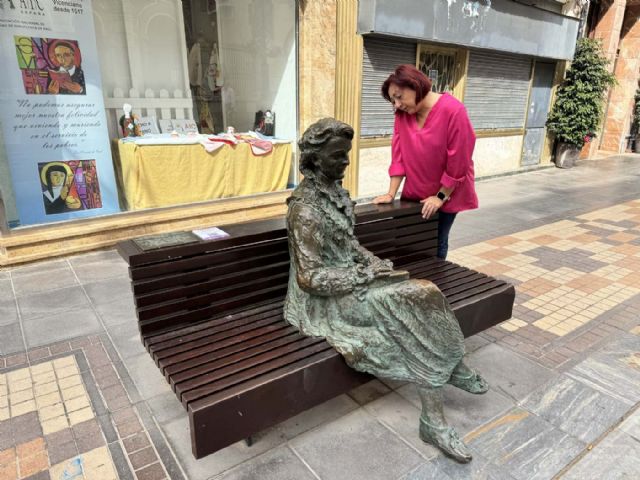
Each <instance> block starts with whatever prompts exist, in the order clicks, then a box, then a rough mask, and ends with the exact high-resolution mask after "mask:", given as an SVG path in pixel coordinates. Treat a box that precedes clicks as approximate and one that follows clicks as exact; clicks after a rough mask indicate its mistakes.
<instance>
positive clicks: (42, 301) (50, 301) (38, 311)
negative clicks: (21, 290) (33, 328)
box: [18, 287, 89, 338]
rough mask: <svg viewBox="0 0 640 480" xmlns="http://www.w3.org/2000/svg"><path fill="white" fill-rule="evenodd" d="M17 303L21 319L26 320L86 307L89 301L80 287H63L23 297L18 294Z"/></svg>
mask: <svg viewBox="0 0 640 480" xmlns="http://www.w3.org/2000/svg"><path fill="white" fill-rule="evenodd" d="M18 305H19V307H20V313H21V314H22V320H23V321H24V322H28V321H31V320H34V319H36V318H43V317H45V318H49V317H51V316H52V315H58V314H60V313H63V312H67V311H69V310H74V309H78V308H81V307H88V306H89V301H88V300H87V297H86V296H85V294H84V293H83V291H82V289H80V288H78V287H64V288H58V289H56V290H49V291H46V292H39V293H33V294H29V295H26V296H23V297H20V296H19V297H18ZM66 338H69V337H66Z"/></svg>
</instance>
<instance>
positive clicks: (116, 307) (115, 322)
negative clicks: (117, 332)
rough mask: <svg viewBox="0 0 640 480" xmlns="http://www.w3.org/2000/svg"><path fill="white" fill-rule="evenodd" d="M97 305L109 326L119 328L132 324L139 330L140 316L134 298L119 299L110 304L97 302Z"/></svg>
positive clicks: (98, 310) (103, 319) (102, 317)
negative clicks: (137, 314)
mask: <svg viewBox="0 0 640 480" xmlns="http://www.w3.org/2000/svg"><path fill="white" fill-rule="evenodd" d="M95 307H96V310H97V312H98V315H100V318H101V319H102V321H103V322H104V324H105V325H106V326H107V327H113V326H117V327H118V328H119V327H120V326H122V325H126V326H129V325H131V326H133V327H134V328H135V329H136V331H137V328H138V318H137V317H136V308H135V305H134V304H133V300H131V299H125V300H121V301H120V300H118V301H115V302H111V303H108V304H97V305H95ZM139 339H140V333H139V332H138V341H140V340H139Z"/></svg>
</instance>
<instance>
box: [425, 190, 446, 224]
mask: <svg viewBox="0 0 640 480" xmlns="http://www.w3.org/2000/svg"><path fill="white" fill-rule="evenodd" d="M420 203H421V204H422V218H424V219H425V220H426V219H429V218H431V216H432V215H433V214H434V213H436V212H437V211H438V210H440V207H442V205H443V204H444V201H442V200H440V199H439V198H438V197H436V196H435V195H434V196H432V197H427V198H425V199H424V200H420Z"/></svg>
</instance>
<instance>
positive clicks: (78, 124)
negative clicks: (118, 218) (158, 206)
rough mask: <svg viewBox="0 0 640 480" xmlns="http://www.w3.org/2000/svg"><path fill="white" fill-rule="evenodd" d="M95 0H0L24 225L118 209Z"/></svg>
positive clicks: (5, 126)
mask: <svg viewBox="0 0 640 480" xmlns="http://www.w3.org/2000/svg"><path fill="white" fill-rule="evenodd" d="M93 25H94V24H93V14H92V11H91V1H90V0H0V42H1V47H0V59H1V61H2V66H3V67H2V68H3V75H2V80H0V82H1V83H0V121H1V122H2V130H3V135H4V145H5V148H6V155H7V158H8V162H9V168H10V171H11V176H12V181H13V189H14V194H15V200H16V206H17V210H18V217H19V224H20V225H34V224H42V223H48V222H52V221H60V220H69V219H74V218H84V217H92V216H96V215H103V214H108V213H114V212H117V211H119V208H118V200H117V198H118V197H117V191H116V185H115V178H114V173H113V164H112V160H111V150H110V146H109V138H108V130H107V124H106V115H105V109H104V101H103V95H102V86H101V80H100V68H99V62H98V53H97V48H96V37H95V31H94V26H93Z"/></svg>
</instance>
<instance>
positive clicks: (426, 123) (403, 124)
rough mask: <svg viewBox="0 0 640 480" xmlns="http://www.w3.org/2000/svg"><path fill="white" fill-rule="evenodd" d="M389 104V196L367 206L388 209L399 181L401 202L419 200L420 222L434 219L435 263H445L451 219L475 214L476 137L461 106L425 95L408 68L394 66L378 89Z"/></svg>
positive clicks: (420, 76) (419, 78)
mask: <svg viewBox="0 0 640 480" xmlns="http://www.w3.org/2000/svg"><path fill="white" fill-rule="evenodd" d="M382 96H383V97H384V98H385V99H387V100H388V101H390V102H391V103H392V104H393V107H394V109H395V115H396V118H395V124H394V128H393V140H392V148H391V166H390V167H389V176H390V177H391V182H390V185H389V192H388V193H386V194H384V195H380V196H378V197H376V198H374V200H373V203H391V202H392V201H393V199H394V197H395V196H396V193H397V192H398V189H399V188H400V184H401V183H402V179H403V178H404V179H405V182H404V188H403V190H402V198H403V199H407V200H419V201H420V202H421V203H422V217H423V218H425V219H426V218H429V217H431V216H432V215H433V214H434V213H436V212H439V216H438V253H437V255H438V257H439V258H442V259H443V260H444V259H445V258H447V251H448V249H449V232H450V230H451V225H453V221H454V220H455V218H456V214H457V213H458V212H461V211H463V210H471V209H474V208H478V196H477V195H476V191H475V186H474V172H473V160H472V158H471V156H472V155H473V148H474V146H475V142H476V136H475V133H474V132H473V127H472V125H471V122H470V121H469V116H468V115H467V111H466V109H465V107H464V105H463V104H462V103H461V102H460V101H458V100H457V99H456V98H454V97H453V96H451V95H449V94H448V93H442V94H440V93H435V92H433V91H431V80H430V79H429V78H427V76H426V75H425V74H424V73H422V72H421V71H420V70H418V69H417V68H416V67H414V66H413V65H400V66H398V67H397V68H396V70H395V72H393V73H392V74H391V75H389V78H387V79H386V80H385V82H384V83H383V84H382Z"/></svg>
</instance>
